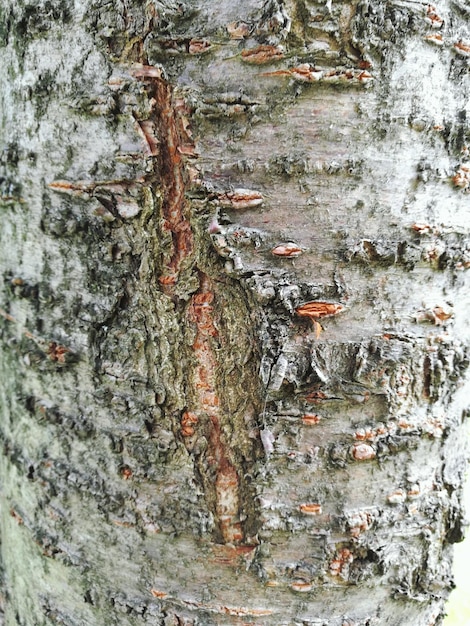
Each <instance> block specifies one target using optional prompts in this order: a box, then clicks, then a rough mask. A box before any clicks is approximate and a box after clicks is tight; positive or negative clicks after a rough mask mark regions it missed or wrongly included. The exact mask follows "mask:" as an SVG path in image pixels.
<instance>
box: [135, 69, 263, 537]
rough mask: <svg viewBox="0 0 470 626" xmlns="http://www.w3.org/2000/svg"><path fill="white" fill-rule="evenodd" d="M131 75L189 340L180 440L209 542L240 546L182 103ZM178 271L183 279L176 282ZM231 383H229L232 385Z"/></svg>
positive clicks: (236, 487) (212, 293) (238, 486)
mask: <svg viewBox="0 0 470 626" xmlns="http://www.w3.org/2000/svg"><path fill="white" fill-rule="evenodd" d="M134 75H135V76H136V77H137V78H138V79H141V80H143V81H144V82H145V86H146V91H147V96H148V98H149V102H150V104H151V113H150V116H149V117H148V119H145V120H141V119H138V120H137V122H138V124H139V128H140V130H141V133H142V135H143V137H144V139H145V142H146V145H147V151H148V153H149V155H150V156H152V157H155V158H156V163H157V171H158V174H159V178H158V182H156V183H155V188H154V193H155V195H158V194H161V217H162V220H163V229H164V230H166V231H169V232H170V233H171V241H172V250H171V253H170V255H169V258H168V256H167V257H166V258H164V259H163V260H162V265H161V274H160V276H159V277H158V282H159V284H160V287H161V290H162V291H163V293H164V294H165V295H167V296H168V297H170V298H171V299H172V301H173V302H174V304H175V311H176V312H177V315H181V316H182V318H181V321H180V325H181V326H182V327H184V328H188V329H190V330H189V331H190V332H193V333H195V335H194V341H193V343H192V345H191V352H190V355H189V358H190V360H191V361H192V362H193V368H192V373H191V374H190V376H189V381H188V384H187V388H186V394H187V398H188V402H187V410H186V411H185V412H184V413H183V415H182V417H181V421H180V433H179V434H180V435H181V437H182V438H183V441H184V442H185V445H186V448H187V450H188V451H189V452H190V453H191V454H192V455H193V456H194V457H195V459H196V464H195V470H196V473H197V476H198V478H199V480H200V483H201V484H202V486H203V489H204V493H205V498H206V501H207V504H208V506H209V508H210V510H211V512H212V514H213V515H214V518H215V521H216V525H217V530H216V533H215V539H216V541H217V542H222V543H230V544H238V543H243V542H244V541H245V539H246V536H245V535H246V533H245V532H244V525H243V524H242V519H244V518H249V526H250V527H251V528H254V527H255V526H256V523H255V522H254V520H253V519H251V518H252V517H253V515H252V514H251V515H248V513H245V511H242V509H243V508H244V507H243V501H246V499H247V498H246V491H245V485H244V482H245V480H244V478H243V474H244V472H243V469H242V467H241V465H240V460H239V459H237V454H236V453H235V452H234V450H232V449H231V447H230V443H229V442H228V441H227V437H226V436H225V435H224V428H225V427H226V426H228V424H229V422H230V416H229V415H227V406H226V403H225V401H224V395H225V394H227V393H228V392H229V390H227V389H223V390H222V384H221V382H220V380H219V371H220V369H221V367H223V363H222V361H223V359H224V358H226V355H225V356H224V351H223V349H221V343H223V341H224V337H223V336H222V335H223V331H220V332H219V329H218V327H217V326H218V325H217V319H216V318H217V315H216V313H215V309H216V302H215V299H216V291H217V290H216V288H215V285H214V279H213V278H211V276H209V274H208V273H206V272H204V271H202V269H200V268H199V267H198V262H199V261H198V258H200V257H202V256H204V252H203V250H202V249H201V250H199V248H197V247H196V242H199V244H198V245H199V247H202V248H203V247H204V246H205V243H204V236H202V237H201V236H198V229H199V226H198V220H197V219H195V216H194V215H192V212H191V206H190V204H189V202H188V200H187V199H186V190H187V188H188V185H189V182H190V177H189V175H188V171H187V166H186V164H185V161H184V158H183V155H184V154H188V153H189V154H190V155H191V156H193V154H194V144H193V142H192V140H191V138H190V134H189V133H188V132H187V120H186V119H185V117H184V115H183V112H182V111H183V109H184V104H183V103H181V102H178V101H177V100H176V99H175V98H174V93H173V87H172V86H171V85H170V84H169V83H168V82H167V81H166V80H165V79H164V78H163V77H162V75H161V71H160V70H159V69H158V68H156V67H152V66H139V67H138V68H136V69H135V70H134ZM190 220H191V221H190ZM185 269H187V270H188V273H187V275H183V272H184V271H185ZM185 279H186V280H188V279H189V281H190V282H191V284H194V283H195V284H197V285H198V288H197V290H196V291H195V292H194V293H193V295H192V296H191V299H190V302H189V305H188V306H187V305H186V298H185V297H181V296H180V295H178V291H177V289H176V285H177V284H178V283H183V282H184V281H185ZM194 279H196V280H194ZM187 291H191V289H190V288H189V289H188V290H187ZM223 306H224V305H223V304H221V303H217V309H218V310H223ZM219 322H220V320H219ZM219 326H225V324H223V323H222V324H219ZM237 382H238V381H237V380H234V382H233V384H234V385H237ZM240 391H242V390H240ZM242 437H243V436H242ZM201 442H204V443H203V444H202V443H201ZM242 493H243V494H244V495H243V496H242ZM249 508H250V510H251V508H252V507H251V506H250V507H249Z"/></svg>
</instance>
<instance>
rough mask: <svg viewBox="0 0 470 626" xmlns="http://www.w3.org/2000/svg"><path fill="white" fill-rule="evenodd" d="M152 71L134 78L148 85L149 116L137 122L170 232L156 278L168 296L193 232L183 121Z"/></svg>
mask: <svg viewBox="0 0 470 626" xmlns="http://www.w3.org/2000/svg"><path fill="white" fill-rule="evenodd" d="M152 69H153V70H156V68H146V66H144V67H143V68H141V69H140V70H137V71H136V72H135V75H136V76H137V77H138V78H141V79H142V80H145V81H146V83H147V84H148V92H149V97H150V102H151V104H152V108H151V115H150V118H149V119H147V120H138V124H139V127H140V129H141V131H142V134H143V135H144V138H145V140H146V143H147V151H148V152H149V153H150V155H153V156H155V157H156V159H157V163H158V171H159V173H160V177H161V179H160V184H161V189H162V192H163V203H162V218H163V220H164V228H165V229H166V230H168V231H170V232H171V233H172V239H173V252H172V255H171V258H170V260H169V261H168V262H167V263H166V265H165V267H164V270H163V273H162V275H161V276H160V278H159V282H160V284H161V285H162V289H163V291H164V292H166V293H168V294H171V293H172V288H173V285H174V284H175V283H177V282H178V277H179V273H180V270H181V265H182V263H183V262H184V260H185V259H186V258H187V257H189V255H190V254H191V252H192V250H193V233H192V231H191V225H190V223H189V221H188V220H187V219H186V217H185V209H186V200H185V178H186V176H185V169H186V168H185V164H184V162H183V157H182V154H181V149H180V148H181V147H182V146H181V145H180V144H181V141H180V133H179V131H180V127H181V134H182V135H183V136H184V137H185V138H186V136H187V133H186V130H185V121H184V120H183V119H180V117H179V116H178V115H177V112H176V106H175V105H174V103H173V89H172V87H171V85H169V84H168V83H167V82H166V81H165V80H164V79H163V78H161V76H159V72H157V71H151V70H152Z"/></svg>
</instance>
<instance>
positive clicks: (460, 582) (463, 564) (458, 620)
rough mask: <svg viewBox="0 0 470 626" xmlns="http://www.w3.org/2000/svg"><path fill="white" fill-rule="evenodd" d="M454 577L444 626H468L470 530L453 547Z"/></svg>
mask: <svg viewBox="0 0 470 626" xmlns="http://www.w3.org/2000/svg"><path fill="white" fill-rule="evenodd" d="M469 479H470V476H467V483H466V487H465V502H466V507H467V512H470V480H469ZM454 575H455V583H456V585H457V587H456V588H455V589H454V591H453V592H452V593H451V595H450V599H449V602H448V604H447V617H446V619H445V620H444V626H470V529H467V533H466V539H465V540H464V541H463V542H462V543H457V544H456V545H455V546H454Z"/></svg>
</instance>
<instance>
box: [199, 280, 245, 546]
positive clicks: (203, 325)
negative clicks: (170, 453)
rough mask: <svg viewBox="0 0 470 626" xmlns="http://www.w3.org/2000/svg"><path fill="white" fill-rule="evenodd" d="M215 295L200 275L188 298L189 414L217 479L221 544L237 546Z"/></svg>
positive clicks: (234, 476) (235, 484) (235, 490)
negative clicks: (200, 428)
mask: <svg viewBox="0 0 470 626" xmlns="http://www.w3.org/2000/svg"><path fill="white" fill-rule="evenodd" d="M213 301H214V292H213V287H212V284H211V281H210V279H209V277H208V276H207V275H205V274H203V273H202V272H200V288H199V291H198V292H197V293H195V294H194V295H193V297H192V298H191V303H190V307H189V312H188V317H189V320H190V321H191V322H192V323H194V324H195V326H196V337H195V340H194V343H193V350H194V354H195V356H196V360H197V363H198V364H197V366H196V368H195V369H194V374H193V384H194V390H195V399H196V404H197V406H196V407H193V410H192V412H193V413H194V414H195V415H196V416H197V418H198V423H199V424H205V425H206V431H208V432H206V433H205V434H206V438H207V441H208V447H207V450H206V458H207V460H208V463H210V464H211V465H212V467H213V469H214V470H215V474H216V479H215V484H213V486H212V488H213V490H214V494H213V498H214V501H215V511H214V512H215V514H216V517H217V520H218V523H219V530H220V533H221V535H222V538H223V540H224V542H226V543H239V542H240V541H242V540H243V532H242V528H241V524H240V522H239V519H238V518H239V509H240V502H239V485H240V480H239V477H238V472H237V470H236V469H235V467H234V465H233V463H232V462H231V461H230V459H229V457H228V450H227V446H226V444H225V442H224V441H223V438H222V433H221V419H222V413H221V408H220V400H219V397H218V395H217V391H216V371H217V365H218V364H217V357H216V353H215V350H214V347H213V341H214V339H215V338H216V337H217V336H218V331H217V328H216V327H215V324H214V318H213V306H212V302H213Z"/></svg>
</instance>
